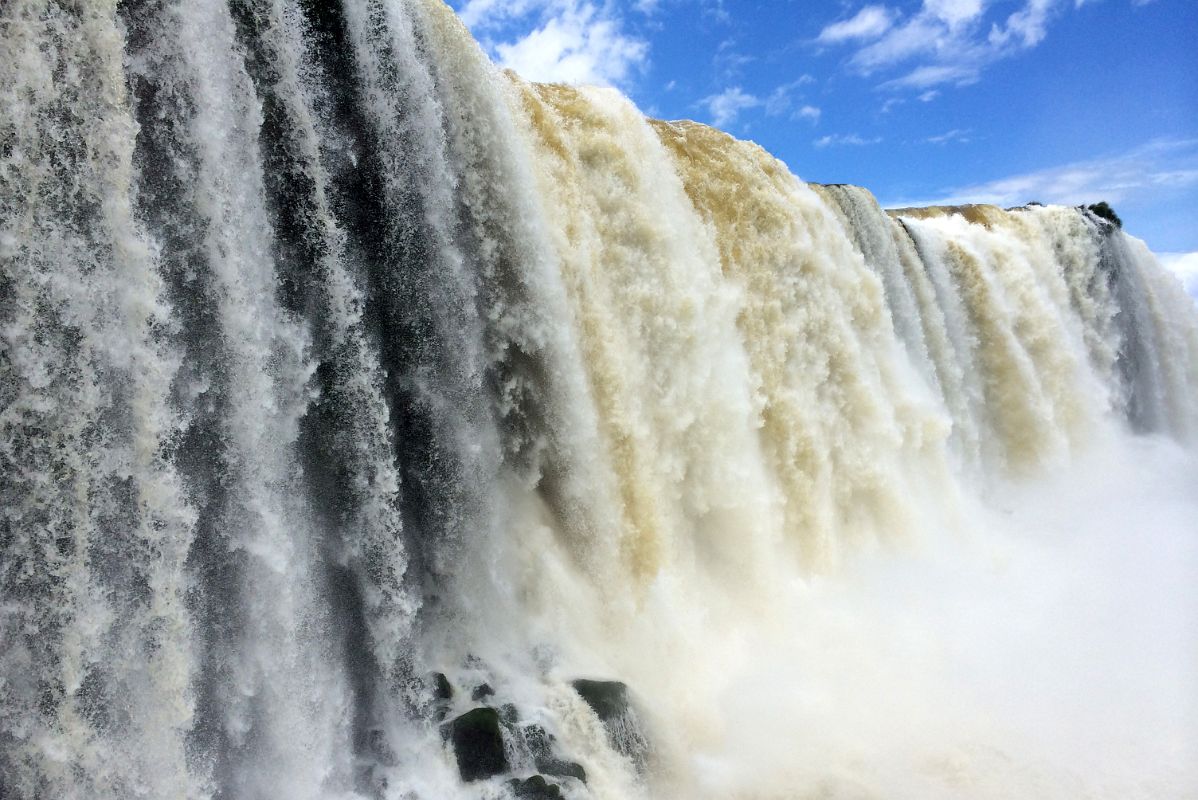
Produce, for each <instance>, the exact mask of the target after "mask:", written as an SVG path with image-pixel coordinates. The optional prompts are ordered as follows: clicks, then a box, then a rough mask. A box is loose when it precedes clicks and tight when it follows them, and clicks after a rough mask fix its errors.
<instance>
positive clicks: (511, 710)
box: [499, 703, 520, 725]
mask: <svg viewBox="0 0 1198 800" xmlns="http://www.w3.org/2000/svg"><path fill="white" fill-rule="evenodd" d="M499 718H500V719H501V720H503V724H505V725H515V724H516V721H517V720H519V719H520V712H519V711H518V710H517V709H516V706H515V704H513V703H504V704H503V705H501V706H500V707H499Z"/></svg>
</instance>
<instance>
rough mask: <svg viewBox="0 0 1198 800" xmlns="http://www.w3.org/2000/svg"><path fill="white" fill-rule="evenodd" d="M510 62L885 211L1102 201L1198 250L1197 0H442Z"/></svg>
mask: <svg viewBox="0 0 1198 800" xmlns="http://www.w3.org/2000/svg"><path fill="white" fill-rule="evenodd" d="M451 5H452V6H453V7H454V8H455V9H456V10H457V11H458V12H459V14H460V15H461V16H462V18H463V20H464V21H465V22H466V24H467V25H468V26H469V27H470V28H471V30H472V31H473V32H474V34H475V37H476V38H477V39H478V40H479V41H480V42H481V43H482V45H483V47H484V48H485V49H486V50H487V51H488V52H489V53H490V54H491V56H492V58H494V59H495V60H496V61H497V62H499V63H500V64H503V65H504V66H509V67H511V68H513V69H515V70H516V71H517V72H519V73H521V74H522V75H524V76H525V77H527V78H530V79H533V80H559V81H567V82H575V83H596V84H606V85H612V86H616V87H618V88H619V89H621V90H623V91H624V92H625V93H626V94H627V95H628V96H630V97H631V98H632V99H633V100H634V101H635V102H636V103H637V105H638V106H639V107H640V108H641V109H642V110H643V111H644V112H645V113H646V114H649V115H651V116H655V117H661V118H664V119H681V118H686V119H695V120H699V121H701V122H706V123H709V124H713V125H716V126H718V127H720V128H723V129H724V130H727V131H729V132H731V133H733V134H734V135H736V136H738V137H741V138H747V139H752V140H754V141H756V142H758V143H760V144H761V145H763V146H764V147H765V148H766V149H768V150H769V151H770V152H772V153H774V154H775V155H777V156H778V157H779V158H781V159H783V160H784V161H785V162H786V163H787V164H788V165H789V166H790V168H791V169H792V170H793V171H794V172H795V173H796V174H798V175H799V176H801V177H802V178H805V179H807V180H812V181H821V182H846V183H856V184H860V185H862V186H866V187H868V188H869V189H871V190H872V191H873V192H874V194H876V195H877V196H878V199H879V200H880V201H881V202H882V203H883V204H885V205H889V206H895V205H915V204H918V205H923V204H929V203H937V202H995V203H998V204H1000V205H1016V204H1020V203H1023V202H1026V201H1029V200H1038V201H1041V202H1058V203H1081V202H1094V201H1097V200H1108V201H1109V202H1110V203H1111V204H1112V205H1113V206H1114V207H1115V209H1116V210H1117V211H1118V212H1119V214H1120V215H1121V216H1122V217H1123V219H1124V221H1125V226H1126V228H1127V229H1128V231H1129V232H1131V233H1133V234H1135V235H1137V236H1140V237H1141V238H1144V239H1146V240H1147V241H1148V243H1149V245H1150V246H1152V248H1153V249H1154V250H1157V251H1161V252H1188V251H1198V0H888V1H887V0H868V1H867V2H861V1H860V0H625V1H624V2H615V0H607V1H606V2H605V0H451Z"/></svg>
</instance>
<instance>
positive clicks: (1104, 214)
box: [1086, 200, 1123, 228]
mask: <svg viewBox="0 0 1198 800" xmlns="http://www.w3.org/2000/svg"><path fill="white" fill-rule="evenodd" d="M1086 210H1087V211H1089V212H1090V213H1092V214H1093V215H1094V216H1096V217H1101V218H1102V219H1105V220H1106V221H1107V222H1109V223H1111V224H1112V225H1114V226H1115V227H1116V228H1122V227H1123V220H1121V219H1119V215H1118V214H1116V213H1115V209H1113V208H1111V207H1110V205H1109V204H1107V202H1106V201H1105V200H1103V201H1102V202H1100V203H1094V204H1093V205H1089V206H1086Z"/></svg>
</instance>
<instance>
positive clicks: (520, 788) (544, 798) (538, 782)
mask: <svg viewBox="0 0 1198 800" xmlns="http://www.w3.org/2000/svg"><path fill="white" fill-rule="evenodd" d="M507 785H508V788H510V789H511V790H512V794H513V795H515V796H516V797H517V798H519V800H557V798H560V797H561V796H562V790H561V788H560V787H559V786H558V785H557V784H556V783H550V782H549V781H547V780H545V778H544V776H542V775H533V776H532V777H531V778H526V779H525V780H520V779H519V778H512V779H511V780H510V781H508V782H507Z"/></svg>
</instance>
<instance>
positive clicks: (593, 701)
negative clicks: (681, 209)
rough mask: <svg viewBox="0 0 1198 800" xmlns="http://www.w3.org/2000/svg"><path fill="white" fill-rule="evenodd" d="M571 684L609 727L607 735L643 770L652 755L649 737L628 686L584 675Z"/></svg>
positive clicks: (613, 743)
mask: <svg viewBox="0 0 1198 800" xmlns="http://www.w3.org/2000/svg"><path fill="white" fill-rule="evenodd" d="M571 685H572V686H573V687H574V691H576V692H578V694H579V696H580V697H582V699H583V700H585V701H586V704H587V705H589V706H590V707H591V709H592V710H593V711H594V712H595V715H596V716H598V717H599V720H600V721H601V722H602V723H603V727H604V728H606V729H607V738H608V741H609V742H611V745H612V748H613V749H615V751H616V752H617V753H620V754H622V755H625V756H627V757H628V758H629V759H630V760H631V761H632V763H633V765H634V766H635V767H636V769H637V770H638V771H640V772H643V771H644V769H645V767H646V764H647V762H648V757H649V740H648V738H647V737H646V736H645V731H644V729H643V728H642V726H641V721H640V717H639V716H638V715H637V713H636V709H635V708H634V707H633V705H632V701H631V698H630V697H629V694H628V687H627V686H626V685H625V684H623V683H621V682H620V681H593V680H587V679H585V678H580V679H578V680H576V681H573V682H572V683H571Z"/></svg>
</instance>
